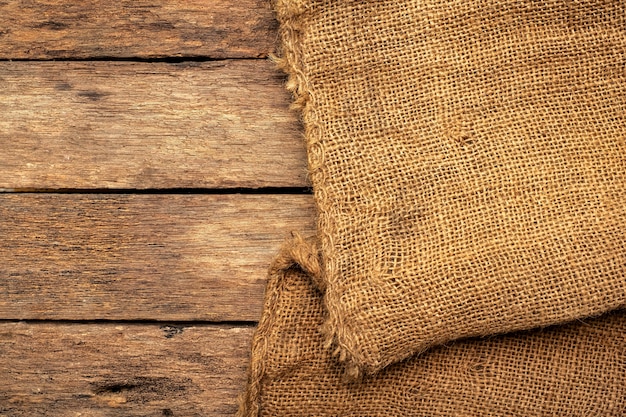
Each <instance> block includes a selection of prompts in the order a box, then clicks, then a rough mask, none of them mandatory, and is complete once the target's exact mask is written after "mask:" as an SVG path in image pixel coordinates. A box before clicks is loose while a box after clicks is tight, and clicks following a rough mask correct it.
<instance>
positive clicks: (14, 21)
mask: <svg viewBox="0 0 626 417" xmlns="http://www.w3.org/2000/svg"><path fill="white" fill-rule="evenodd" d="M276 28H277V24H276V21H275V20H274V17H273V15H272V11H271V8H270V5H269V2H268V1H266V0H211V1H203V0H167V1H166V0H124V1H108V2H107V1H99V0H81V1H66V0H43V1H31V0H15V1H2V2H0V59H65V58H73V59H75V58H109V57H118V58H120V57H121V58H126V57H140V58H154V57H166V56H167V57H172V56H175V57H197V56H203V57H212V58H245V57H265V56H267V55H268V54H269V53H270V52H272V51H273V49H274V47H275V43H276Z"/></svg>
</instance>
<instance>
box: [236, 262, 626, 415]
mask: <svg viewBox="0 0 626 417" xmlns="http://www.w3.org/2000/svg"><path fill="white" fill-rule="evenodd" d="M290 256H291V254H286V253H284V252H283V254H282V255H281V258H280V262H279V263H280V265H279V266H278V267H277V268H274V270H273V273H272V274H271V275H270V277H269V282H268V287H267V292H266V295H267V297H266V304H265V310H264V315H263V318H262V320H261V323H260V324H259V329H258V331H257V334H256V335H255V340H254V343H253V352H252V366H251V369H252V372H251V375H250V379H249V385H248V391H247V393H246V396H245V397H244V398H243V401H242V405H241V409H240V410H239V416H240V417H257V416H268V417H288V416H292V417H296V416H316V417H324V416H328V417H331V416H343V417H363V416H369V417H375V416H379V417H388V416H432V417H443V416H449V417H452V416H455V417H458V416H463V417H469V416H476V417H478V416H481V417H482V416H490V417H516V416H519V417H535V416H537V417H539V416H562V417H577V416H580V417H587V416H602V417H618V416H619V417H621V416H624V415H626V314H625V313H624V312H616V313H612V314H609V315H606V316H603V317H600V318H596V319H592V320H585V321H582V322H575V323H573V324H569V325H565V326H557V327H552V328H547V329H543V330H534V331H528V332H522V333H518V334H510V335H505V336H498V337H490V338H487V339H475V340H466V341H460V342H459V341H457V342H452V343H450V344H447V345H445V346H441V347H437V348H433V349H431V350H429V351H428V352H426V353H424V354H422V355H420V356H418V357H414V358H412V359H410V360H407V361H404V362H400V363H397V364H395V365H392V366H390V367H388V368H386V369H385V370H383V371H381V372H380V373H378V374H376V375H375V376H366V377H364V378H363V379H362V380H361V381H358V382H348V381H346V380H345V378H344V377H345V375H344V370H343V367H342V366H341V365H340V364H339V363H338V362H337V361H336V360H335V358H334V357H333V356H332V355H331V353H330V352H329V351H328V350H327V349H326V348H325V347H324V335H323V334H322V333H321V332H320V325H321V324H322V323H323V322H324V315H325V309H324V307H323V302H322V295H321V293H320V292H319V291H318V289H317V288H316V286H315V285H313V284H312V282H311V277H310V276H308V275H307V274H306V273H304V272H303V271H302V270H301V268H300V267H299V266H298V265H297V264H296V262H297V260H295V259H292V258H290ZM290 261H291V263H290Z"/></svg>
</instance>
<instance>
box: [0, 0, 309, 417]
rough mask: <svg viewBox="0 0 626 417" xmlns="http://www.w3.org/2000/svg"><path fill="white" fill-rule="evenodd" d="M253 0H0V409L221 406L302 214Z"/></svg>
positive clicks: (299, 144)
mask: <svg viewBox="0 0 626 417" xmlns="http://www.w3.org/2000/svg"><path fill="white" fill-rule="evenodd" d="M276 26H277V24H276V21H275V20H274V18H273V16H272V12H271V9H270V6H269V4H268V2H267V1H266V0H202V1H201V0H184V1H183V0H180V1H178V0H169V1H168V0H125V1H106V2H105V1H97V0H84V1H69V0H41V1H32V0H15V1H11V0H9V1H0V239H2V241H1V243H0V415H2V416H44V415H45V416H229V415H233V414H234V413H235V410H236V398H237V396H238V395H239V393H240V391H241V390H242V388H243V385H244V381H245V373H246V368H247V365H248V355H249V352H248V351H249V345H250V340H251V336H252V332H253V331H254V326H255V324H256V320H257V319H258V317H259V315H260V312H261V305H262V293H263V286H264V280H265V271H266V269H267V266H268V264H269V262H270V260H271V258H272V257H273V256H274V255H275V253H276V251H277V249H278V247H279V246H280V243H281V242H282V240H283V238H284V237H285V236H287V235H288V233H289V232H290V231H291V230H300V231H304V232H305V233H311V232H312V230H313V227H314V226H313V223H314V209H313V202H312V197H311V195H310V190H309V188H308V182H307V178H306V168H305V165H306V163H305V151H304V147H303V141H302V139H301V136H302V134H301V132H300V130H301V129H300V127H299V124H298V120H297V115H296V114H295V113H293V112H292V111H290V110H289V109H288V105H289V102H290V97H289V95H288V93H286V92H285V91H284V89H283V86H282V85H283V83H284V77H283V75H282V74H280V73H279V71H278V70H276V69H275V67H274V65H273V64H272V63H271V62H269V61H268V60H267V59H266V57H267V56H268V54H269V53H270V52H272V51H273V49H274V47H275V45H276V42H277V35H276Z"/></svg>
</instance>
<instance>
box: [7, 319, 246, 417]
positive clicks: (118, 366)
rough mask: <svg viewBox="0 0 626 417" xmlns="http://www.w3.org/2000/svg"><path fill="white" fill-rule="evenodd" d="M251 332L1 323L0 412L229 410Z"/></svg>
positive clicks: (128, 413)
mask: <svg viewBox="0 0 626 417" xmlns="http://www.w3.org/2000/svg"><path fill="white" fill-rule="evenodd" d="M253 331H254V328H252V327H237V326H219V325H199V324H195V325H191V326H180V325H159V324H125V323H91V324H76V323H74V324H63V323H46V322H42V323H24V322H17V323H6V322H5V323H0V376H1V377H2V380H3V382H2V385H1V388H0V414H1V415H3V416H6V417H17V416H20V417H21V416H43V415H45V416H69V415H72V416H74V415H89V416H104V415H106V416H109V417H114V416H120V417H121V416H124V417H130V416H192V415H202V416H230V415H234V414H235V411H236V408H237V405H236V399H237V397H238V395H239V394H240V392H241V390H242V389H243V387H244V384H245V376H246V370H247V366H248V362H249V350H250V347H249V346H250V340H251V339H252V332H253ZM81 413H82V414H81Z"/></svg>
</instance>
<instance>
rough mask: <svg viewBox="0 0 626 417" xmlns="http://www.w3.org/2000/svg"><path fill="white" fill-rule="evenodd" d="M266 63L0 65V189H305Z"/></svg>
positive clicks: (274, 75)
mask: <svg viewBox="0 0 626 417" xmlns="http://www.w3.org/2000/svg"><path fill="white" fill-rule="evenodd" d="M283 81H284V79H283V76H282V75H281V74H280V73H279V71H278V70H277V69H275V68H274V64H272V63H271V62H269V61H258V60H252V61H250V60H233V61H228V60H227V61H218V62H206V63H183V64H165V63H136V62H39V63H33V62H2V63H0V91H2V94H0V114H2V117H0V148H1V149H2V154H1V155H0V188H4V189H9V190H11V189H67V188H70V189H86V188H99V189H102V188H125V189H145V188H205V187H206V188H225V187H250V188H257V187H301V186H306V185H307V179H306V155H305V149H304V140H303V139H302V134H301V132H300V125H299V123H298V120H297V116H296V114H295V113H294V112H293V111H291V110H289V109H288V107H289V102H290V98H289V94H288V93H287V92H286V91H285V90H284V88H283V86H282V84H283Z"/></svg>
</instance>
